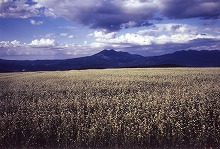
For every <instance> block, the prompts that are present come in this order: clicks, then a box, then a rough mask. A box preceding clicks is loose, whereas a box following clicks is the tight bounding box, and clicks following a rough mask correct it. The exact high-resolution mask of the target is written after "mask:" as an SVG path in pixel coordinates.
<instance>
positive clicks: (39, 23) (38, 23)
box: [30, 19, 44, 25]
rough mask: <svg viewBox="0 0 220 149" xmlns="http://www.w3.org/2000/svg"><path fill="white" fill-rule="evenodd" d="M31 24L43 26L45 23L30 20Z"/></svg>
mask: <svg viewBox="0 0 220 149" xmlns="http://www.w3.org/2000/svg"><path fill="white" fill-rule="evenodd" d="M30 23H31V24H32V25H42V24H44V22H43V21H35V20H32V19H31V20H30Z"/></svg>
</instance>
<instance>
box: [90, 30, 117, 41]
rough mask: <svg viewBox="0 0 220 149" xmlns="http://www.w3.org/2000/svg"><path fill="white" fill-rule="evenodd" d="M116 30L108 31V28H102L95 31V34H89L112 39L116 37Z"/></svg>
mask: <svg viewBox="0 0 220 149" xmlns="http://www.w3.org/2000/svg"><path fill="white" fill-rule="evenodd" d="M116 34H117V33H116V32H108V31H107V30H106V29H102V30H99V31H95V32H94V33H93V34H90V35H89V36H93V37H95V38H100V39H112V38H115V36H116Z"/></svg>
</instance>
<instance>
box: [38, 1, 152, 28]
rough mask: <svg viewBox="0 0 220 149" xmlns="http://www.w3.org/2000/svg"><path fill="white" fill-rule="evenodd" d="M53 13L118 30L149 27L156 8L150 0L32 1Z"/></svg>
mask: <svg viewBox="0 0 220 149" xmlns="http://www.w3.org/2000/svg"><path fill="white" fill-rule="evenodd" d="M35 1H36V2H38V3H39V4H40V5H42V6H45V8H46V9H47V11H49V10H53V12H54V13H55V15H56V16H62V17H65V18H67V19H70V20H73V21H76V22H78V23H80V24H83V25H85V26H89V27H90V28H93V29H107V30H109V31H117V30H120V29H122V28H130V27H139V26H150V25H152V23H149V22H148V21H149V20H150V19H152V18H154V15H155V13H156V9H155V7H156V6H155V5H154V4H152V3H151V1H147V0H142V1H139V0H137V1H126V0H121V1H118V0H111V1H104V0H85V1H83V2H82V1H79V0H75V1H71V2H69V1H58V0H54V1H53V2H52V1H49V2H46V1H44V0H35Z"/></svg>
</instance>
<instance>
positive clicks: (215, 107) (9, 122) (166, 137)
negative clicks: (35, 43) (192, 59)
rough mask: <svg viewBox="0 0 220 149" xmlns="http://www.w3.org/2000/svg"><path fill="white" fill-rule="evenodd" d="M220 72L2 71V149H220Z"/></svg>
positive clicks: (115, 70)
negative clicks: (29, 148)
mask: <svg viewBox="0 0 220 149" xmlns="http://www.w3.org/2000/svg"><path fill="white" fill-rule="evenodd" d="M219 78H220V68H147V69H106V70H81V71H65V72H59V71H57V72H24V73H4V74H0V147H1V148H2V147H3V148H14V147H17V148H26V147H27V148H28V147H34V148H35V147H43V148H51V147H52V148H55V147H56V148H104V147H105V148H137V147H139V148H210V147H212V148H217V147H219V146H220V115H219V114H220V79H219Z"/></svg>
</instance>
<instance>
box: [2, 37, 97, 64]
mask: <svg viewBox="0 0 220 149" xmlns="http://www.w3.org/2000/svg"><path fill="white" fill-rule="evenodd" d="M96 50H97V49H96ZM96 50H95V49H91V47H89V46H88V45H87V43H86V42H83V43H82V44H77V43H69V44H66V43H58V42H56V41H54V40H53V39H44V38H42V39H40V40H38V39H36V40H33V41H31V43H29V44H26V43H21V42H20V41H17V40H14V41H0V58H1V59H12V60H36V59H67V58H75V57H82V56H88V55H92V54H94V52H98V51H96Z"/></svg>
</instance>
